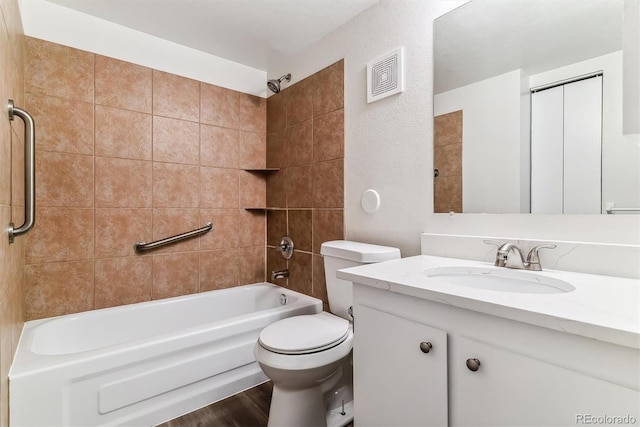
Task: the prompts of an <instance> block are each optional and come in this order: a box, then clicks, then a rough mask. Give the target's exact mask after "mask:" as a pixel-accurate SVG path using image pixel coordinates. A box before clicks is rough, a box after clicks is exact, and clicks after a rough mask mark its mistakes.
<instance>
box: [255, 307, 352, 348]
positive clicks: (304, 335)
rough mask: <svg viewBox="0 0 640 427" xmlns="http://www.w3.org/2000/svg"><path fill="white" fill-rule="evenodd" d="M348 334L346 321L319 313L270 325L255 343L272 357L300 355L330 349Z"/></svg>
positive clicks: (290, 318) (328, 314)
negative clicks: (276, 355) (273, 355)
mask: <svg viewBox="0 0 640 427" xmlns="http://www.w3.org/2000/svg"><path fill="white" fill-rule="evenodd" d="M349 332H350V329H349V321H348V320H346V319H343V318H341V317H338V316H334V315H332V314H330V313H326V312H322V313H318V314H312V315H302V316H294V317H289V318H287V319H283V320H279V321H277V322H275V323H272V324H271V325H269V326H267V327H266V328H264V329H263V330H262V332H261V333H260V337H259V339H258V342H259V343H260V345H261V346H262V347H264V348H265V349H266V350H269V351H272V352H274V353H279V354H288V355H302V354H311V353H317V352H321V351H324V350H327V349H330V348H333V347H335V346H337V345H339V344H340V343H342V342H343V341H344V340H345V339H346V338H347V336H348V335H349Z"/></svg>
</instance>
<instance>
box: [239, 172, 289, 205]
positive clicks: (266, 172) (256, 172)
mask: <svg viewBox="0 0 640 427" xmlns="http://www.w3.org/2000/svg"><path fill="white" fill-rule="evenodd" d="M242 170H244V171H246V172H251V173H264V174H267V173H272V172H278V171H279V170H280V168H244V169H242ZM243 209H244V210H246V211H275V210H282V209H285V208H268V207H266V206H261V207H257V206H245V207H243Z"/></svg>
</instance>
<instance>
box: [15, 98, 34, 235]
mask: <svg viewBox="0 0 640 427" xmlns="http://www.w3.org/2000/svg"><path fill="white" fill-rule="evenodd" d="M8 109H9V120H13V118H14V116H18V117H20V118H21V119H22V121H23V122H24V204H25V206H24V223H23V224H22V225H21V226H20V227H18V228H14V224H13V222H10V223H9V227H8V232H9V243H13V241H14V239H15V237H16V236H20V235H22V234H24V233H26V232H27V231H29V230H31V229H32V228H33V226H34V225H35V223H36V177H35V174H36V170H35V166H36V129H35V124H34V121H33V117H32V116H31V114H29V113H27V112H26V111H25V110H23V109H21V108H18V107H16V106H15V105H14V104H13V99H10V100H9V104H8Z"/></svg>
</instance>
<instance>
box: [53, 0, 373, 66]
mask: <svg viewBox="0 0 640 427" xmlns="http://www.w3.org/2000/svg"><path fill="white" fill-rule="evenodd" d="M48 1H50V2H51V3H56V4H58V5H60V6H64V7H68V8H70V9H74V10H76V11H78V12H82V13H86V14H89V15H93V16H95V17H98V18H101V19H104V20H107V21H110V22H114V23H116V24H120V25H122V26H125V27H129V28H132V29H134V30H138V31H141V32H144V33H147V34H151V35H153V36H156V37H159V38H161V39H165V40H169V41H171V42H174V43H177V44H180V45H184V46H188V47H190V48H193V49H197V50H200V51H203V52H207V53H209V54H212V55H215V56H219V57H221V58H225V59H228V60H230V61H233V62H237V63H240V64H243V65H247V66H249V67H253V68H257V69H259V70H267V68H268V66H269V60H270V58H273V57H276V56H283V55H284V56H288V55H294V54H296V53H298V52H300V51H302V50H304V49H305V48H307V47H309V46H311V45H312V44H313V43H315V42H316V41H318V40H320V39H321V38H322V37H324V36H325V35H327V34H329V33H331V32H332V31H334V30H335V29H337V28H338V27H340V26H341V25H342V24H344V23H346V22H347V21H349V20H350V19H352V18H353V17H354V16H356V15H358V14H359V13H360V12H362V11H364V10H365V9H367V8H369V7H370V6H371V5H373V4H374V3H376V2H378V1H379V0H48Z"/></svg>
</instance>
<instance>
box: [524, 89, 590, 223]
mask: <svg viewBox="0 0 640 427" xmlns="http://www.w3.org/2000/svg"><path fill="white" fill-rule="evenodd" d="M601 146H602V76H598V77H592V78H589V79H585V80H580V81H577V82H573V83H567V84H565V85H562V86H556V87H554V88H551V89H546V90H542V91H539V92H535V93H533V94H532V96H531V213H545V214H556V213H574V214H586V213H600V212H601V198H602V196H601V193H602V185H601V180H602V167H601V163H602V148H601Z"/></svg>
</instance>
